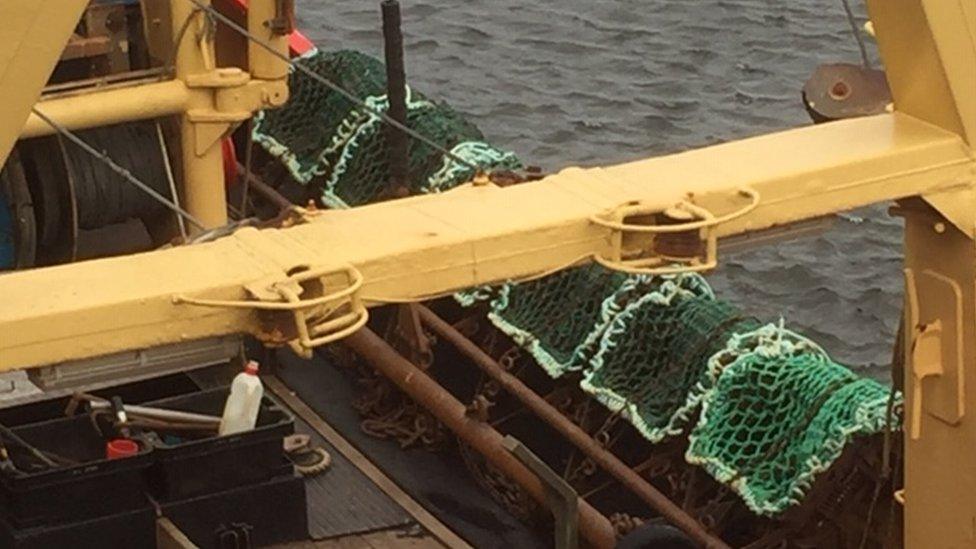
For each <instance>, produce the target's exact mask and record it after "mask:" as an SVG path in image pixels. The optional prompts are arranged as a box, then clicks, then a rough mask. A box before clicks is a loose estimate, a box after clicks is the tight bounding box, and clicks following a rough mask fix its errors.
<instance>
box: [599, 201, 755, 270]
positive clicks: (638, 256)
mask: <svg viewBox="0 0 976 549" xmlns="http://www.w3.org/2000/svg"><path fill="white" fill-rule="evenodd" d="M738 195H739V196H741V197H744V198H747V199H748V200H749V203H748V204H747V205H746V206H743V207H742V208H740V209H739V210H736V211H734V212H732V213H729V214H726V215H722V216H716V215H715V214H713V213H712V212H710V211H709V210H707V209H705V208H702V207H701V206H698V205H696V204H693V203H692V202H691V201H690V200H682V201H681V202H679V203H678V204H676V205H675V206H674V207H672V208H669V209H665V210H662V209H661V208H660V206H656V205H653V206H652V205H648V204H642V203H640V202H628V203H626V204H622V205H620V206H617V207H616V208H612V209H611V210H609V211H607V212H604V213H603V214H601V215H595V216H593V217H591V218H590V222H592V223H594V224H596V225H600V226H602V227H606V228H608V229H610V230H612V231H613V232H612V233H611V235H610V253H609V254H608V255H606V256H603V255H599V254H597V255H596V256H594V260H595V261H596V262H597V263H599V264H600V265H603V266H604V267H606V268H608V269H611V270H614V271H622V272H626V273H635V274H648V275H661V274H678V273H688V272H703V271H709V270H711V269H714V268H715V267H716V266H718V234H717V232H716V230H715V229H716V228H717V227H718V226H719V225H721V224H722V223H726V222H728V221H732V220H734V219H738V218H740V217H742V216H744V215H746V214H748V213H749V212H751V211H752V210H754V209H756V206H758V205H759V193H758V192H757V191H755V190H753V189H749V188H742V189H740V190H739V191H738ZM662 221H664V222H662ZM695 233H697V234H695ZM685 235H692V236H693V237H694V238H695V240H696V242H694V243H691V244H690V245H689V243H688V242H685V240H686V239H685V238H683V237H684V236H685ZM669 237H677V238H674V239H672V240H675V241H673V242H672V241H669ZM675 247H677V248H681V249H688V248H690V249H691V253H690V254H685V253H680V255H679V254H675V253H668V252H669V248H675Z"/></svg>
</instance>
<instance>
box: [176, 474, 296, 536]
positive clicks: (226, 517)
mask: <svg viewBox="0 0 976 549" xmlns="http://www.w3.org/2000/svg"><path fill="white" fill-rule="evenodd" d="M162 514H163V516H165V517H167V518H169V519H170V520H171V521H172V522H173V524H175V525H176V527H177V528H179V529H180V531H181V532H183V533H184V534H185V535H186V536H187V537H188V538H190V541H192V542H193V543H194V544H196V545H198V546H199V547H200V548H201V549H222V548H223V547H264V546H267V545H271V544H275V543H285V542H289V541H296V540H300V539H307V538H308V512H307V509H306V507H305V480H304V479H303V478H301V477H298V476H295V475H289V476H285V477H278V478H276V479H272V480H270V481H267V482H263V483H259V484H252V485H249V486H244V487H240V488H235V489H232V490H227V491H224V492H218V493H215V494H210V495H206V496H200V497H197V498H192V499H188V500H183V501H175V502H170V503H166V504H163V510H162ZM245 541H247V542H248V543H244V542H245Z"/></svg>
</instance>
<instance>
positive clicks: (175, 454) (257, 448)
mask: <svg viewBox="0 0 976 549" xmlns="http://www.w3.org/2000/svg"><path fill="white" fill-rule="evenodd" d="M228 394H230V388H229V387H222V388H217V389H211V390H207V391H201V392H197V393H191V394H188V395H182V396H178V397H172V398H166V399H162V400H156V401H152V402H147V403H146V404H145V406H152V407H157V408H168V409H172V410H181V411H185V412H195V413H199V414H207V415H214V416H219V415H221V414H222V413H223V411H224V402H225V401H226V400H227V395H228ZM294 432H295V420H294V418H293V417H292V416H291V414H290V413H288V412H287V411H286V410H285V409H284V408H282V407H281V406H279V405H278V404H277V403H275V402H274V401H273V400H271V399H270V398H268V397H264V399H263V400H262V402H261V410H260V412H259V414H258V421H257V425H256V427H255V428H254V429H253V430H251V431H247V432H244V433H237V434H233V435H227V436H222V437H218V436H208V437H202V438H185V439H182V440H180V441H179V442H172V441H168V440H167V438H166V437H161V438H160V439H159V440H156V441H154V447H155V451H154V453H153V466H152V467H151V468H150V469H149V486H150V491H151V493H152V495H153V497H154V498H155V499H156V500H158V501H161V502H166V501H174V500H182V499H186V498H191V497H194V496H198V495H203V494H208V493H212V492H217V491H221V490H227V489H230V488H233V487H235V486H241V485H245V484H253V483H256V482H262V481H265V480H268V479H271V478H274V477H279V476H282V475H290V474H291V472H292V471H293V467H292V465H291V462H289V461H288V459H287V458H286V457H285V454H284V451H283V449H282V439H283V438H284V437H286V436H288V435H291V434H293V433H294Z"/></svg>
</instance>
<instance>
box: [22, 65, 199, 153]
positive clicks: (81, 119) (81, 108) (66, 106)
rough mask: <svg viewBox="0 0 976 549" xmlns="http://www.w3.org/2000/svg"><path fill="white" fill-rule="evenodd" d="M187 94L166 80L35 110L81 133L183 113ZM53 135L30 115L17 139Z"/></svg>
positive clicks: (68, 99) (50, 102)
mask: <svg viewBox="0 0 976 549" xmlns="http://www.w3.org/2000/svg"><path fill="white" fill-rule="evenodd" d="M189 94H190V92H189V90H188V89H187V87H186V85H185V84H184V83H183V82H181V81H179V80H170V81H166V82H156V83H152V84H139V85H135V86H131V87H122V88H117V89H113V90H105V91H95V92H90V93H86V94H83V95H72V96H68V97H59V98H52V99H47V100H42V101H40V102H38V103H37V108H38V110H40V111H41V112H42V113H44V114H45V115H46V116H48V117H49V118H51V119H52V120H56V121H57V122H58V123H59V124H61V125H62V126H64V127H66V128H68V129H69V130H81V129H85V128H93V127H96V126H108V125H112V124H119V123H121V122H132V121H135V120H147V119H150V118H159V117H163V116H169V115H173V114H179V113H182V112H183V111H184V110H186V106H187V104H188V102H189ZM147 98H152V100H151V101H147ZM54 133H55V129H54V128H52V127H51V126H50V125H49V124H48V123H47V122H45V121H44V120H42V119H41V118H40V117H39V116H37V115H36V114H34V113H31V115H30V116H29V117H28V118H27V123H26V124H24V129H23V130H22V132H21V134H20V137H21V138H22V139H27V138H30V137H38V136H41V135H51V134H54Z"/></svg>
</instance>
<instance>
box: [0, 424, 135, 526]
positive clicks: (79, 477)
mask: <svg viewBox="0 0 976 549" xmlns="http://www.w3.org/2000/svg"><path fill="white" fill-rule="evenodd" d="M13 432H14V433H15V434H16V435H17V436H19V437H20V438H21V439H23V440H24V441H25V442H27V443H28V444H30V445H32V446H34V447H35V448H37V449H38V450H41V451H46V452H53V453H55V454H57V455H59V456H61V457H63V458H66V459H69V460H72V461H73V462H75V464H72V465H69V466H61V467H56V468H47V469H38V468H36V467H32V466H31V464H37V462H38V460H37V459H36V458H34V457H32V456H31V455H30V454H29V452H28V451H27V450H26V449H24V448H22V447H20V446H19V445H18V444H15V443H14V442H12V441H10V440H9V438H8V437H4V440H5V441H6V442H7V444H6V446H7V451H8V452H9V453H10V457H11V459H12V461H13V462H14V464H15V465H16V466H17V467H18V469H19V470H20V473H3V474H0V508H2V514H3V516H4V518H5V519H6V520H7V521H8V522H9V523H10V524H11V525H12V526H13V527H15V528H26V527H32V526H38V525H47V526H50V525H54V524H59V523H67V522H75V521H79V520H85V519H89V518H93V517H99V516H105V515H111V514H115V513H119V512H123V511H131V510H133V509H141V508H143V507H145V506H146V505H147V502H148V500H147V498H146V495H145V492H146V478H145V472H146V470H147V469H148V468H149V465H150V463H151V448H149V447H148V446H147V445H144V444H140V452H139V453H138V454H137V455H135V456H132V457H127V458H122V459H112V460H109V459H106V457H105V443H106V439H105V438H104V437H103V436H102V433H101V432H100V431H99V430H98V428H97V427H96V426H95V425H94V423H93V422H92V420H91V418H90V417H89V416H75V417H70V418H63V419H55V420H50V421H44V422H41V423H32V424H30V425H24V426H21V427H17V428H14V429H13Z"/></svg>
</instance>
